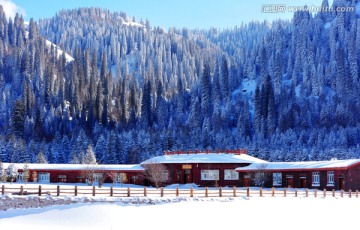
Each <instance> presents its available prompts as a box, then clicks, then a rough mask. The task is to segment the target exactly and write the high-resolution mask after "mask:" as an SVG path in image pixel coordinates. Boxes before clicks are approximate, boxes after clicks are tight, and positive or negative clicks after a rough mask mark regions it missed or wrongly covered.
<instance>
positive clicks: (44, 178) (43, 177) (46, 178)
mask: <svg viewBox="0 0 360 230" xmlns="http://www.w3.org/2000/svg"><path fill="white" fill-rule="evenodd" d="M38 181H39V182H43V183H44V182H45V183H48V182H50V173H47V172H41V173H39V174H38Z"/></svg>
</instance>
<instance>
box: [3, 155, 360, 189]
mask: <svg viewBox="0 0 360 230" xmlns="http://www.w3.org/2000/svg"><path fill="white" fill-rule="evenodd" d="M152 164H161V165H163V166H165V167H163V168H162V174H161V175H162V176H163V177H164V178H166V180H167V181H166V182H165V185H166V184H187V183H194V184H196V185H198V186H234V185H235V186H238V187H248V186H259V180H261V181H260V182H261V183H260V184H261V185H260V186H264V187H293V188H318V189H324V188H326V189H328V190H331V189H335V190H340V189H344V190H349V189H352V190H360V159H351V160H331V161H310V162H267V161H264V160H261V159H258V158H255V157H252V156H249V155H247V154H246V151H245V150H231V151H230V150H226V151H185V152H184V151H183V152H182V151H175V152H164V154H163V155H162V156H157V157H153V158H150V159H148V160H146V161H144V162H142V163H141V164H137V165H84V164H28V167H29V171H30V175H32V174H33V173H34V172H36V174H37V177H36V178H37V181H38V182H40V183H57V182H64V183H85V182H86V177H85V176H84V172H86V171H88V170H89V167H90V169H91V171H92V173H93V177H94V179H95V181H96V180H99V178H100V177H101V176H104V175H105V177H106V180H105V182H107V183H111V182H113V181H112V178H111V177H110V176H109V175H111V174H110V173H112V175H113V174H116V175H117V177H116V178H115V181H120V180H121V176H124V175H125V177H126V178H127V181H126V183H131V184H138V185H147V184H149V182H148V181H147V179H146V178H144V171H145V168H146V167H147V166H149V165H152ZM3 166H4V168H7V167H8V166H9V163H3ZM15 166H16V167H17V169H18V172H19V176H18V178H17V181H22V180H23V176H24V175H23V172H22V171H23V168H24V164H15ZM30 181H32V176H30Z"/></svg>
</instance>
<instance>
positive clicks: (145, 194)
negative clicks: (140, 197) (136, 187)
mask: <svg viewBox="0 0 360 230" xmlns="http://www.w3.org/2000/svg"><path fill="white" fill-rule="evenodd" d="M144 196H145V197H146V196H147V190H146V187H144Z"/></svg>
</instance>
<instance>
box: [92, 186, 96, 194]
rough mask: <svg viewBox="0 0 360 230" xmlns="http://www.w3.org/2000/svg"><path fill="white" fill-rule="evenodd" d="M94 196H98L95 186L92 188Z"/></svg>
mask: <svg viewBox="0 0 360 230" xmlns="http://www.w3.org/2000/svg"><path fill="white" fill-rule="evenodd" d="M92 195H93V196H95V195H96V188H95V186H93V187H92Z"/></svg>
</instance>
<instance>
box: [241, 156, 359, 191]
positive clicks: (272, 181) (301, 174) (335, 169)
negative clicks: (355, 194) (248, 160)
mask: <svg viewBox="0 0 360 230" xmlns="http://www.w3.org/2000/svg"><path fill="white" fill-rule="evenodd" d="M236 171H237V172H239V173H240V180H241V178H243V181H244V180H245V179H246V178H252V181H251V182H252V185H254V178H259V176H258V177H257V176H256V174H257V175H259V174H262V175H264V176H263V177H260V178H264V186H265V187H292V188H317V189H324V188H325V189H327V190H332V189H335V190H341V189H343V190H349V189H351V190H353V191H355V190H360V160H359V159H350V160H330V161H306V162H267V163H260V164H259V163H255V164H251V165H249V166H246V167H238V168H236ZM243 185H245V184H244V183H243Z"/></svg>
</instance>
